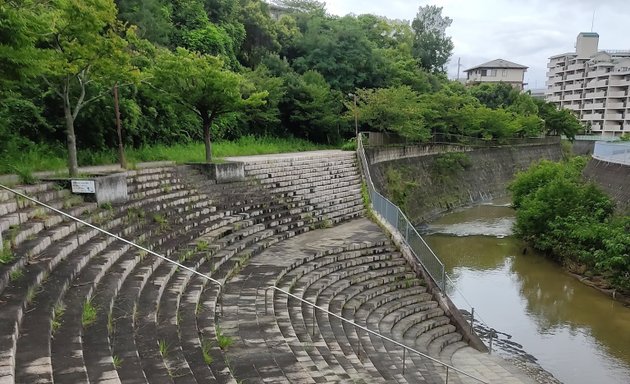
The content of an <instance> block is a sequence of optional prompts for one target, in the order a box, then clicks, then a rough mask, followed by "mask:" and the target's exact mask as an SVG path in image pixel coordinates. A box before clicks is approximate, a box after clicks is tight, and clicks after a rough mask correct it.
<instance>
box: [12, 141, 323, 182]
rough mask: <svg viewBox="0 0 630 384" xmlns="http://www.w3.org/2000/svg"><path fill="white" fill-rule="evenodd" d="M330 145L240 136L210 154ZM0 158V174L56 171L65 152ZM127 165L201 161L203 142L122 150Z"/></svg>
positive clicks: (94, 155)
mask: <svg viewBox="0 0 630 384" xmlns="http://www.w3.org/2000/svg"><path fill="white" fill-rule="evenodd" d="M327 148H330V147H326V146H322V145H317V144H313V143H311V142H308V141H305V140H300V139H293V138H287V139H284V138H256V137H253V136H245V137H241V138H240V139H239V140H237V141H222V142H216V143H213V146H212V152H213V157H215V158H222V157H226V156H245V155H259V154H266V153H285V152H300V151H311V150H318V149H327ZM2 157H3V158H2V159H1V160H0V174H7V173H18V174H24V173H30V172H35V171H59V170H64V169H65V168H66V159H65V153H64V152H63V151H62V150H61V149H54V148H49V147H45V146H37V147H34V148H31V149H29V150H24V151H21V152H19V153H10V154H3V156H2ZM126 157H127V162H128V163H129V164H130V165H133V164H134V163H139V162H146V161H159V160H171V161H175V162H177V163H185V162H202V161H205V149H204V145H203V143H188V144H175V145H172V146H165V145H153V146H146V147H142V148H133V149H127V150H126ZM117 162H118V154H117V151H116V150H108V151H100V152H92V151H80V152H79V165H80V166H89V165H103V164H115V163H117Z"/></svg>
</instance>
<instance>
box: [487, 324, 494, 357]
mask: <svg viewBox="0 0 630 384" xmlns="http://www.w3.org/2000/svg"><path fill="white" fill-rule="evenodd" d="M494 335H495V332H494V329H490V346H489V347H488V354H489V355H491V354H492V339H494Z"/></svg>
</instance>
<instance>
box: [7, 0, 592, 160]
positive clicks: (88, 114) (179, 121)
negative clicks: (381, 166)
mask: <svg viewBox="0 0 630 384" xmlns="http://www.w3.org/2000/svg"><path fill="white" fill-rule="evenodd" d="M409 16H410V17H409V18H410V19H411V18H413V16H414V15H409ZM452 22H453V21H452V20H451V19H450V18H448V17H446V16H443V15H442V9H441V8H440V7H436V6H421V7H420V8H419V9H418V13H417V14H416V15H415V18H413V21H412V22H411V23H409V22H405V21H399V20H390V19H387V18H384V17H381V16H377V15H358V16H357V15H348V16H344V17H340V16H335V15H331V14H328V13H327V12H326V9H325V6H324V3H322V2H318V1H313V0H277V1H273V4H268V3H266V2H263V1H261V0H187V1H182V0H144V1H138V0H117V1H114V0H88V1H86V0H52V1H40V0H17V1H12V2H10V4H7V5H6V6H1V7H0V69H1V70H0V101H1V102H0V159H1V160H0V161H1V162H3V165H2V167H3V168H2V169H3V172H4V171H6V170H10V169H11V167H16V166H26V165H25V163H24V162H23V160H24V156H25V155H24V154H28V156H30V157H33V161H32V162H31V163H30V164H33V165H32V166H31V168H33V169H41V168H42V167H45V166H46V165H48V164H51V166H52V167H56V166H57V165H55V164H56V162H57V158H58V157H60V156H62V157H64V158H65V159H67V161H66V163H67V166H68V168H69V169H70V172H71V173H75V172H76V168H77V166H78V165H79V164H81V165H88V164H94V163H99V162H103V161H112V160H113V159H112V156H111V154H113V153H114V151H117V149H118V147H119V144H122V145H124V147H126V148H128V149H129V148H131V149H133V148H147V147H153V146H175V147H178V146H182V145H183V146H187V145H193V144H192V143H203V149H200V148H199V146H198V144H194V145H193V146H194V147H195V151H200V150H201V151H202V152H203V153H202V156H201V155H196V156H197V157H200V158H202V159H205V160H211V158H212V156H213V155H216V153H213V150H216V149H217V148H216V147H213V144H214V142H215V141H230V140H236V139H239V138H241V137H243V136H256V137H282V138H286V137H295V138H298V139H304V140H308V141H312V142H315V143H319V144H326V145H338V144H341V143H342V142H343V141H345V140H347V139H348V138H350V137H352V136H354V132H355V121H356V124H357V127H358V128H359V130H377V131H379V130H380V131H390V132H397V133H399V134H401V135H402V136H404V137H408V138H412V139H414V140H429V139H430V138H431V137H432V136H434V135H438V134H440V135H465V136H470V137H476V138H481V139H496V138H502V137H526V136H538V135H540V134H544V133H551V134H560V133H562V134H566V135H568V136H569V137H571V136H572V135H573V134H575V132H576V131H577V130H579V129H580V126H579V123H577V120H575V118H573V117H572V115H570V114H566V113H565V112H562V111H557V110H556V109H555V107H553V106H552V105H551V104H545V103H544V102H539V101H535V100H534V99H532V98H531V97H530V96H529V95H528V94H522V93H520V92H518V91H516V90H514V89H513V88H512V87H510V86H509V85H507V84H500V85H481V86H479V87H473V88H466V87H464V86H463V85H462V84H461V83H459V82H455V81H449V80H448V79H447V76H446V64H447V62H448V60H449V58H450V56H451V53H452V50H453V43H452V41H451V38H450V37H448V36H447V33H446V29H447V28H448V27H449V26H450V25H451V23H452ZM117 117H120V119H118V118H117ZM567 122H568V123H567ZM53 155H54V156H53ZM28 156H27V157H28ZM129 156H130V157H133V152H131V153H130V154H129ZM35 163H39V164H35Z"/></svg>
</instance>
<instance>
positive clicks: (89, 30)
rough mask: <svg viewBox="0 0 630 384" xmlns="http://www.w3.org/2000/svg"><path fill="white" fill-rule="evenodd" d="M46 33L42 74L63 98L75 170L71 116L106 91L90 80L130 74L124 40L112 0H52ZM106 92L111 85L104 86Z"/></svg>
mask: <svg viewBox="0 0 630 384" xmlns="http://www.w3.org/2000/svg"><path fill="white" fill-rule="evenodd" d="M52 7H53V9H54V10H55V12H54V13H53V14H52V15H51V16H50V20H49V21H50V25H49V28H50V33H48V34H46V35H44V36H41V40H40V41H38V43H37V46H38V47H41V48H39V49H40V52H41V53H42V54H45V55H46V62H45V63H44V70H43V71H42V78H43V79H44V81H45V83H46V84H47V85H48V86H49V88H50V90H51V92H53V93H54V94H55V95H56V96H57V97H58V98H59V100H60V101H61V102H62V107H63V115H64V120H65V128H66V140H67V149H68V169H69V172H70V175H71V176H76V175H77V174H78V162H77V145H76V134H75V126H74V124H75V120H76V119H77V117H78V115H79V113H80V112H81V110H82V109H83V108H84V107H85V106H86V105H88V104H90V103H92V102H94V101H96V100H99V99H100V98H102V97H103V96H104V95H105V94H106V93H105V92H100V93H97V94H90V92H89V91H90V89H89V88H90V86H91V84H92V83H95V82H111V84H112V85H113V83H114V82H115V81H116V80H118V79H121V78H124V77H125V76H130V75H131V73H132V69H131V68H130V67H129V65H128V59H129V55H128V53H127V52H126V50H125V47H126V42H125V40H124V39H123V38H121V37H120V35H119V33H120V32H121V28H120V25H119V23H118V21H117V20H116V7H115V6H114V3H113V1H112V0H84V1H79V0H55V1H54V2H53V5H52ZM104 89H107V93H109V90H110V89H111V88H108V87H105V88H104Z"/></svg>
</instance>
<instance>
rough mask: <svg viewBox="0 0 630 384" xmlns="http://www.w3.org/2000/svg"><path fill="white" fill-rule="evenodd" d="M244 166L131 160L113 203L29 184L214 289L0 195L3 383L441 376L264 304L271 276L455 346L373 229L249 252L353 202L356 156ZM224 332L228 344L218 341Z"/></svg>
mask: <svg viewBox="0 0 630 384" xmlns="http://www.w3.org/2000/svg"><path fill="white" fill-rule="evenodd" d="M245 167H246V172H247V175H248V176H249V177H251V179H250V180H248V181H243V182H238V183H229V184H215V183H213V182H210V181H208V180H206V178H205V177H203V176H202V175H200V174H199V173H197V172H195V171H193V170H192V169H191V168H188V167H185V166H179V167H162V168H154V169H145V170H138V171H130V172H129V173H128V184H129V189H128V192H129V196H130V200H129V201H128V202H126V203H124V204H114V205H113V206H112V207H100V208H99V207H96V206H95V205H94V204H87V203H83V202H82V201H80V200H77V199H76V198H74V197H72V196H71V195H70V194H69V192H67V191H64V190H58V188H55V187H54V186H53V185H52V184H43V185H40V186H35V187H25V189H26V190H27V191H28V193H29V194H33V195H35V196H36V197H38V198H40V199H42V200H44V201H47V202H50V203H51V205H52V204H56V206H59V207H61V208H66V210H71V211H72V212H73V213H75V214H76V215H81V217H82V218H83V219H84V220H86V221H88V222H91V223H93V224H95V225H98V226H101V227H103V228H104V229H106V230H108V231H110V232H112V233H116V234H118V235H120V236H122V237H125V238H128V239H130V240H133V241H135V242H136V243H139V244H141V245H142V246H145V247H147V248H148V249H152V250H154V251H156V252H158V253H160V254H162V255H165V256H167V257H169V258H171V259H172V260H175V261H178V262H180V263H181V264H183V265H185V266H187V267H190V268H192V269H194V270H197V271H198V272H199V273H200V274H202V275H206V276H211V277H212V278H214V279H216V280H218V281H220V282H222V283H223V284H225V288H224V290H223V291H220V290H219V287H218V286H217V285H216V284H214V283H212V282H210V281H208V279H205V278H203V277H202V276H200V275H196V274H193V273H191V272H190V271H188V270H185V269H182V268H178V267H177V266H175V265H173V264H171V263H167V262H165V261H164V260H162V259H161V258H156V257H154V256H152V255H150V254H147V253H146V252H143V251H139V250H138V249H136V248H133V247H131V246H130V245H128V244H125V243H122V242H120V241H115V240H113V239H111V238H109V237H106V236H104V235H102V234H100V233H99V232H97V231H96V230H94V229H91V228H88V227H84V226H81V225H79V226H77V225H75V224H73V223H70V222H68V221H63V220H61V219H60V218H54V216H53V215H49V216H45V215H44V216H43V215H42V213H41V212H38V211H36V209H34V208H33V207H30V206H27V205H24V204H22V205H19V203H18V202H17V201H16V200H15V199H14V198H13V197H12V196H9V195H8V194H3V193H0V228H2V234H3V237H4V239H7V240H10V241H11V244H12V247H13V252H14V253H15V259H14V260H13V261H11V262H10V263H7V264H4V265H0V271H2V274H1V275H0V288H1V289H0V320H1V323H0V332H1V334H0V336H1V337H2V339H0V383H4V382H7V383H9V382H14V381H15V382H24V383H32V382H53V381H54V382H57V383H78V382H107V383H120V382H123V383H127V382H130V383H142V382H149V383H162V382H165V383H175V382H178V383H180V382H181V383H216V382H218V383H228V382H235V381H238V380H244V381H247V382H250V381H251V382H262V381H269V382H300V383H309V382H310V383H317V382H328V381H359V382H366V383H368V382H369V383H371V382H387V381H399V382H406V381H416V380H420V381H422V380H425V381H426V380H427V378H431V377H432V376H431V374H435V376H433V378H434V379H435V380H437V378H439V377H440V376H439V373H435V372H436V370H435V368H434V367H432V365H431V364H428V363H427V362H426V361H424V360H423V359H420V358H415V357H414V358H412V357H411V356H409V357H408V360H407V365H408V366H409V367H411V366H412V365H415V366H416V367H419V368H418V369H423V370H425V371H426V372H428V373H426V374H424V373H422V374H420V373H408V374H406V375H404V376H403V375H402V373H401V366H402V352H401V350H400V349H397V348H396V347H393V346H391V345H387V343H383V342H382V341H381V340H380V339H375V338H373V337H370V336H369V335H366V334H365V332H362V331H357V330H356V329H355V328H354V327H352V326H348V325H347V324H344V323H342V322H341V321H339V320H338V319H336V318H334V317H329V316H327V315H326V314H325V313H323V312H321V311H318V312H315V317H314V318H313V312H312V310H311V309H310V308H309V307H307V306H305V305H300V303H299V302H297V301H296V300H293V299H287V297H286V296H282V295H275V299H274V300H273V302H272V303H271V305H270V312H269V314H268V315H264V310H265V306H264V301H265V300H264V293H263V292H264V288H266V287H267V286H269V285H273V284H276V283H277V284H278V286H280V287H283V288H286V289H290V290H291V291H292V292H294V293H295V294H297V295H299V296H300V297H303V298H305V299H306V300H309V301H312V302H315V303H317V304H318V305H320V306H322V307H324V308H327V309H328V310H330V311H332V312H334V313H338V314H340V315H343V316H346V317H348V318H351V319H354V321H355V322H357V324H362V325H364V326H367V327H368V328H370V329H374V330H376V331H380V332H382V333H384V334H386V335H388V336H390V337H392V338H395V339H396V340H401V341H404V342H405V343H408V344H409V345H411V346H415V347H416V348H418V349H422V350H426V351H429V352H430V353H435V354H440V353H453V352H454V351H455V350H456V349H455V348H453V347H452V346H453V345H459V344H458V343H457V341H458V340H459V339H461V336H459V335H458V334H456V333H455V332H453V329H452V328H453V327H452V326H451V325H450V323H449V321H448V318H446V317H445V316H444V313H443V312H440V311H441V310H440V309H439V308H437V304H436V303H435V302H434V301H432V300H431V297H430V295H429V294H428V293H426V289H425V287H424V285H423V283H422V281H421V280H419V279H417V278H416V277H415V275H414V274H413V273H412V272H411V269H410V268H409V266H408V265H407V264H406V262H405V261H404V260H403V259H402V257H401V256H400V255H399V254H398V252H397V251H396V250H395V249H394V248H393V247H392V245H391V244H390V243H389V242H388V241H386V240H385V239H384V237H383V235H382V233H380V234H378V238H379V240H378V241H370V239H369V238H367V237H370V236H372V235H367V234H363V235H361V236H367V237H366V238H365V239H362V240H360V241H358V242H357V241H355V242H354V243H353V244H351V245H348V244H346V243H345V242H344V243H343V244H344V246H342V247H339V246H337V247H333V248H332V249H331V248H330V247H328V248H327V249H328V250H327V251H321V250H318V251H317V252H313V253H312V254H310V255H309V256H308V257H306V258H304V257H300V258H295V255H293V254H291V253H289V254H286V253H282V254H280V255H278V256H277V257H275V258H271V259H270V258H269V257H268V256H265V257H262V258H259V255H261V253H263V251H265V250H267V249H268V248H269V247H272V246H274V249H276V248H277V247H278V246H279V245H280V244H283V243H284V241H285V240H286V239H288V238H292V237H295V236H296V235H300V234H303V233H305V232H309V231H312V230H314V229H317V228H326V227H329V226H331V225H334V224H336V223H339V222H342V221H347V220H350V219H353V218H356V217H358V216H360V215H361V214H362V213H363V203H362V200H361V194H360V177H359V174H358V170H357V169H356V160H355V156H354V154H353V153H334V154H330V153H327V154H326V156H325V157H322V156H318V155H313V154H309V155H306V156H302V157H299V156H295V157H285V158H283V159H281V160H275V161H274V160H264V161H260V160H256V161H251V162H249V161H248V162H247V163H246V166H245ZM69 199H73V200H72V202H68V201H69ZM14 201H15V203H13V202H14ZM16 220H18V227H16V226H15V225H16V224H15V221H16ZM20 221H21V224H20ZM266 254H267V252H265V253H263V255H266ZM16 270H19V271H21V272H20V273H15V272H13V271H16ZM420 308H421V309H420ZM89 312H93V313H95V316H92V317H90V316H89ZM313 323H315V335H314V336H313ZM458 336H459V339H458ZM229 337H231V338H232V340H233V341H234V345H233V346H229V345H220V344H221V343H222V342H225V341H226V340H227V338H229ZM460 343H461V342H460ZM225 344H229V343H228V342H225ZM449 348H450V349H449ZM260 351H264V352H263V353H261V352H260ZM409 372H413V370H412V368H409ZM432 372H433V373H432ZM428 382H431V380H429V381H428Z"/></svg>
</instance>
